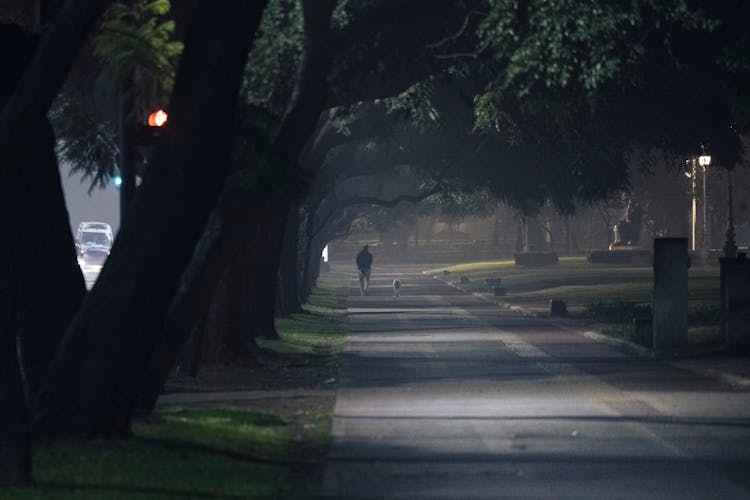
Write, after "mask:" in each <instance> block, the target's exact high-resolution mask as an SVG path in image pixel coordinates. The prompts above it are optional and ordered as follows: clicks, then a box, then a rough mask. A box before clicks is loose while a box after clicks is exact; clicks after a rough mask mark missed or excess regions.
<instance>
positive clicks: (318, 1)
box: [248, 0, 336, 339]
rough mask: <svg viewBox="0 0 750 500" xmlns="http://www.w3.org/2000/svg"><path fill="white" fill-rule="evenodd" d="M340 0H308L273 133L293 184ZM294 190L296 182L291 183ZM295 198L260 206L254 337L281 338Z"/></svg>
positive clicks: (320, 96) (322, 84) (321, 90)
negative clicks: (279, 316) (288, 93)
mask: <svg viewBox="0 0 750 500" xmlns="http://www.w3.org/2000/svg"><path fill="white" fill-rule="evenodd" d="M335 6H336V1H335V0H304V1H303V3H302V9H303V15H304V35H303V37H304V38H303V52H302V60H301V62H300V67H299V73H298V75H297V79H296V82H295V86H294V91H293V93H292V98H291V101H290V104H289V106H288V107H287V110H286V112H285V114H284V118H283V119H282V121H281V125H280V127H279V129H278V131H277V132H276V133H275V134H274V138H273V141H272V144H273V147H274V149H275V150H276V151H278V152H279V153H280V154H284V156H285V157H286V160H287V161H286V162H284V163H282V167H283V168H285V169H286V172H285V173H281V175H282V176H284V175H285V176H286V178H287V179H289V180H290V182H291V183H295V182H297V181H298V179H299V176H300V169H299V156H300V154H301V153H302V150H303V148H304V146H305V144H306V142H307V141H308V139H309V137H310V136H311V135H312V133H313V132H314V131H315V127H316V125H317V123H318V120H319V118H320V114H321V112H322V111H323V106H324V104H325V100H326V95H327V88H326V83H327V76H328V69H329V67H330V62H331V49H330V47H329V44H330V24H331V13H332V12H333V8H334V7H335ZM288 188H290V189H295V188H296V186H294V185H290V186H288ZM291 204H292V196H291V195H289V194H286V195H284V194H281V193H280V194H278V195H277V197H276V198H275V199H274V200H269V201H268V202H266V203H263V204H262V205H261V206H259V212H258V213H259V215H260V216H259V218H258V219H257V225H258V227H257V233H256V234H257V235H258V239H257V240H256V243H254V245H253V253H254V255H255V259H254V266H253V274H252V279H251V280H250V283H249V284H248V286H249V287H250V297H249V298H250V300H251V302H250V303H252V306H253V307H252V309H251V310H250V315H249V316H250V317H249V322H250V323H249V325H250V326H251V328H252V330H253V333H252V336H251V338H252V339H256V338H270V339H274V338H278V332H276V326H275V324H274V319H275V315H276V287H277V284H278V283H277V280H278V271H279V263H280V253H281V246H282V241H283V238H284V233H285V230H286V222H287V217H288V215H289V208H290V206H291Z"/></svg>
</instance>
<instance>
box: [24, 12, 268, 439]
mask: <svg viewBox="0 0 750 500" xmlns="http://www.w3.org/2000/svg"><path fill="white" fill-rule="evenodd" d="M264 7H265V2H262V1H258V2H246V1H240V0H234V1H230V0H225V1H222V2H212V1H210V0H203V1H201V2H199V3H198V5H197V7H196V9H197V11H196V15H195V18H194V22H193V25H192V27H191V31H190V34H189V37H188V40H187V43H186V46H185V52H184V54H183V56H182V60H181V61H180V66H179V69H178V72H177V78H176V85H175V89H174V93H173V96H172V101H171V112H170V122H169V129H168V130H167V133H166V135H165V138H164V139H165V141H164V142H163V143H162V144H160V145H158V146H157V148H156V151H155V154H154V157H153V158H152V160H151V166H150V167H149V169H148V171H147V172H146V175H145V178H144V181H143V184H142V186H141V188H140V190H139V193H137V195H136V197H135V200H134V201H133V203H132V205H131V207H130V211H129V213H128V216H127V217H126V219H125V223H124V224H123V225H122V227H121V228H120V232H119V234H118V236H117V239H116V241H115V244H114V246H113V248H112V253H111V255H110V257H109V259H108V261H107V263H106V264H105V266H104V268H103V269H102V272H101V274H100V276H99V279H98V281H97V283H96V285H95V287H94V289H93V290H92V291H91V293H90V294H89V296H88V297H87V300H86V301H85V302H84V305H83V307H82V308H81V310H80V311H79V313H78V315H77V316H76V318H75V319H74V321H73V323H72V325H71V328H70V329H69V331H68V332H67V334H66V337H65V340H64V343H63V345H62V348H61V350H60V352H59V354H58V356H57V358H56V360H55V362H54V363H53V365H52V367H51V371H50V376H49V377H48V379H47V383H46V384H45V386H44V387H43V393H42V394H41V395H40V412H39V415H38V420H37V422H38V423H39V425H40V428H42V429H44V430H45V431H47V432H50V433H57V434H67V435H96V434H121V433H127V432H129V428H130V422H131V419H132V415H133V411H134V407H135V402H136V398H137V394H138V390H139V388H140V385H141V381H142V378H143V374H144V372H145V370H146V369H147V367H148V363H149V360H150V358H151V355H152V352H153V349H154V346H155V344H156V343H157V342H158V341H159V338H160V333H161V331H162V328H163V325H164V319H165V316H166V312H167V308H168V307H169V305H170V302H171V300H172V298H173V297H174V295H175V292H176V289H177V286H178V284H179V279H180V275H181V274H182V272H183V270H184V269H185V267H186V265H187V263H188V261H189V259H190V257H191V255H192V253H193V249H194V247H195V245H196V243H197V241H198V239H199V237H200V235H201V233H202V231H203V228H204V226H205V223H206V219H207V218H208V215H209V213H210V211H211V209H212V208H213V206H214V205H215V204H216V200H217V197H218V195H219V192H220V190H221V186H222V183H223V182H224V178H225V175H226V170H227V164H228V151H229V149H230V138H231V136H232V134H231V130H232V126H233V125H234V111H235V108H236V97H237V92H238V89H239V86H240V83H241V80H242V74H243V69H244V66H245V61H246V60H247V54H248V51H249V48H250V45H251V42H252V39H253V37H254V33H255V30H256V29H257V26H258V23H259V21H260V17H261V14H262V12H263V8H264ZM217 54H221V57H217ZM217 113H221V116H222V118H221V120H217V119H216V114H217Z"/></svg>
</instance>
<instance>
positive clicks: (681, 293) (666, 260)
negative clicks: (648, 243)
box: [653, 238, 689, 351]
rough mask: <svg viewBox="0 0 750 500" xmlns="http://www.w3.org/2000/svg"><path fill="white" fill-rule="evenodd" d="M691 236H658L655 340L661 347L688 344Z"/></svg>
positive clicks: (656, 241)
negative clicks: (689, 245) (689, 241)
mask: <svg viewBox="0 0 750 500" xmlns="http://www.w3.org/2000/svg"><path fill="white" fill-rule="evenodd" d="M688 264H689V263H688V243H687V238H656V239H655V240H654V304H653V307H654V343H653V347H654V349H655V350H657V351H670V350H673V349H678V348H681V347H684V346H686V345H687V297H688V293H687V270H688Z"/></svg>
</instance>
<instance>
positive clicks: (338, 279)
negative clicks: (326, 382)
mask: <svg viewBox="0 0 750 500" xmlns="http://www.w3.org/2000/svg"><path fill="white" fill-rule="evenodd" d="M350 282H351V276H349V275H348V274H346V273H334V272H329V273H323V274H321V276H320V278H319V279H318V287H317V288H316V289H315V290H313V292H312V294H311V295H310V298H309V299H308V302H307V304H305V306H304V308H305V310H307V311H308V313H307V314H293V315H292V316H291V317H290V318H277V319H276V329H277V331H278V332H279V336H280V337H281V340H271V341H268V340H266V341H263V343H262V344H261V345H262V347H264V348H266V349H270V350H273V351H275V352H277V353H282V354H301V355H309V354H331V353H332V354H338V353H340V352H341V350H342V349H343V346H344V343H345V341H346V335H347V334H348V332H349V325H348V323H347V319H346V307H347V296H348V294H349V286H350Z"/></svg>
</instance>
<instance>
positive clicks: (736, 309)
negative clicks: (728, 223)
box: [719, 252, 750, 353]
mask: <svg viewBox="0 0 750 500" xmlns="http://www.w3.org/2000/svg"><path fill="white" fill-rule="evenodd" d="M719 262H720V265H721V320H720V321H721V335H722V338H723V339H724V341H725V343H726V346H727V349H728V350H730V351H732V352H735V353H747V352H750V259H748V258H747V254H745V253H744V252H739V253H738V254H737V258H729V257H722V258H721V259H719Z"/></svg>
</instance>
